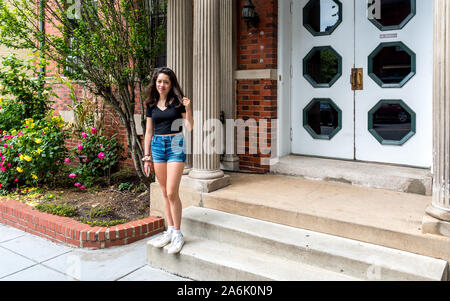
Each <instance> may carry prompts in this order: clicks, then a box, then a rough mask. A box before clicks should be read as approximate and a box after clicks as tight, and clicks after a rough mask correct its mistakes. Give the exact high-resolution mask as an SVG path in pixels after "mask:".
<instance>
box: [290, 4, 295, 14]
mask: <svg viewBox="0 0 450 301" xmlns="http://www.w3.org/2000/svg"><path fill="white" fill-rule="evenodd" d="M293 5H294V2H292V1H291V3H290V4H289V11H290V12H291V15H292V6H293Z"/></svg>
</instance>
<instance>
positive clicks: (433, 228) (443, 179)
mask: <svg viewBox="0 0 450 301" xmlns="http://www.w3.org/2000/svg"><path fill="white" fill-rule="evenodd" d="M449 34H450V2H449V1H448V0H434V74H433V76H434V78H433V80H434V84H433V85H434V86H433V201H432V204H431V206H429V207H428V208H427V209H426V213H427V215H426V216H425V217H424V220H423V225H422V226H423V227H422V230H423V232H425V233H434V234H441V235H445V236H448V237H450V37H449Z"/></svg>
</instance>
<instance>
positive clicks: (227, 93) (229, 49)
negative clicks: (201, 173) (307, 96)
mask: <svg viewBox="0 0 450 301" xmlns="http://www.w3.org/2000/svg"><path fill="white" fill-rule="evenodd" d="M235 10H236V1H230V0H220V70H221V73H220V102H221V110H222V111H223V112H224V116H225V120H227V119H232V120H234V119H235V107H236V98H235V78H234V71H235V70H236V63H237V58H236V42H235V41H236V22H235V19H236V18H235V14H234V12H235ZM234 132H235V131H234V130H233V133H231V131H230V133H228V132H227V131H226V127H224V133H225V135H224V145H227V144H230V145H233V146H234V134H235V133H234ZM227 140H228V141H227ZM230 140H231V141H230ZM228 149H229V148H228ZM226 150H227V148H226V149H224V151H225V153H224V156H223V161H222V164H221V168H222V169H224V170H230V171H237V170H239V157H238V156H237V155H236V147H235V146H234V147H233V148H232V152H230V151H228V152H227V151H226Z"/></svg>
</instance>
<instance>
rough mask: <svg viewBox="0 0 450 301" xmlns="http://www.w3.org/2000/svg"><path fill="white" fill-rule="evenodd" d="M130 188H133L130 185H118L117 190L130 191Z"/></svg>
mask: <svg viewBox="0 0 450 301" xmlns="http://www.w3.org/2000/svg"><path fill="white" fill-rule="evenodd" d="M132 187H133V184H130V183H120V184H119V187H118V188H119V190H120V191H123V190H128V191H130V190H131V188H132Z"/></svg>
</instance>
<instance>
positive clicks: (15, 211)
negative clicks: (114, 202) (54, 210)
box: [0, 198, 164, 249]
mask: <svg viewBox="0 0 450 301" xmlns="http://www.w3.org/2000/svg"><path fill="white" fill-rule="evenodd" d="M0 223H3V224H7V225H9V226H12V227H15V228H17V229H20V230H22V231H25V232H29V233H31V234H34V235H37V236H41V237H44V238H47V239H49V240H51V241H53V242H57V243H63V244H66V245H71V246H75V247H80V248H93V249H104V248H108V247H111V246H120V245H127V244H131V243H133V242H136V241H138V240H141V239H144V238H146V237H150V236H153V235H156V234H158V233H160V232H162V231H163V230H164V219H163V218H159V217H153V216H151V217H147V218H144V219H141V220H137V221H133V222H129V223H126V224H122V225H118V226H113V227H108V228H107V227H91V226H89V225H86V224H83V223H80V222H78V221H76V220H73V219H71V218H68V217H61V216H56V215H52V214H48V213H44V212H40V211H38V210H36V209H34V208H33V207H31V206H28V205H25V204H22V203H19V202H17V201H13V200H8V199H4V198H3V199H0Z"/></svg>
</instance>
